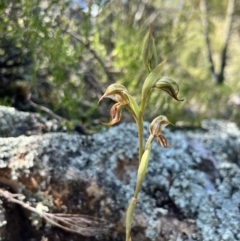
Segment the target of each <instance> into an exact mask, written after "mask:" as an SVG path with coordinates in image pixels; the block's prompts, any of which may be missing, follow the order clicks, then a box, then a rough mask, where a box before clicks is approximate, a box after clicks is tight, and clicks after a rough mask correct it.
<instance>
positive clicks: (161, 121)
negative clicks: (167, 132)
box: [149, 115, 171, 147]
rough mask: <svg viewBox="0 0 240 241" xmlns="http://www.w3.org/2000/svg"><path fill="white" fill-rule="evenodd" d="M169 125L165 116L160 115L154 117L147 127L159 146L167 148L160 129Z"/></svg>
mask: <svg viewBox="0 0 240 241" xmlns="http://www.w3.org/2000/svg"><path fill="white" fill-rule="evenodd" d="M169 124H171V122H170V121H169V120H168V119H167V117H166V116H164V115H160V116H158V117H156V118H155V119H154V120H153V121H152V122H151V124H150V125H149V132H150V134H151V135H153V136H154V137H155V138H156V141H157V143H158V144H159V145H161V146H163V147H168V143H167V139H166V138H165V137H164V136H163V135H162V127H165V126H167V125H169Z"/></svg>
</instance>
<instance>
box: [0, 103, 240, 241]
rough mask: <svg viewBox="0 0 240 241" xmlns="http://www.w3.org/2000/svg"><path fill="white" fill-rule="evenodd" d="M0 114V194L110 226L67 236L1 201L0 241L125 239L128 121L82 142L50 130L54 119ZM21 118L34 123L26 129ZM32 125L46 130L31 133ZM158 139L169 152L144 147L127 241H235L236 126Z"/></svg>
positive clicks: (133, 137) (239, 222) (130, 170)
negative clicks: (144, 166)
mask: <svg viewBox="0 0 240 241" xmlns="http://www.w3.org/2000/svg"><path fill="white" fill-rule="evenodd" d="M0 116H1V118H0V123H1V127H0V134H1V136H3V137H2V138H0V184H1V188H5V189H7V190H9V191H11V192H14V193H22V194H24V196H25V201H26V202H28V203H30V204H31V205H32V206H36V205H37V204H38V203H42V204H43V205H44V206H46V207H47V208H48V209H49V212H58V213H80V214H83V215H88V216H89V217H96V218H103V219H104V220H107V222H108V223H109V227H111V228H110V229H109V230H108V231H107V232H105V233H103V234H100V235H94V236H93V237H91V232H90V233H89V235H84V236H83V235H79V234H72V233H68V232H66V231H64V230H61V229H59V228H56V227H53V226H50V225H48V224H46V223H45V222H43V221H42V220H41V218H40V217H37V216H36V215H33V214H31V213H29V212H26V211H24V210H23V208H21V207H20V206H18V205H11V204H10V203H8V202H7V201H6V200H4V198H2V201H3V203H2V204H0V222H1V225H0V234H1V237H2V240H9V241H12V240H14V241H16V240H19V241H20V240H24V241H25V240H29V241H30V240H73V241H75V240H86V241H88V240H91V241H97V240H98V241H103V240H104V241H107V240H114V241H123V240H125V239H124V237H125V236H124V232H125V230H124V215H125V210H126V207H127V206H128V203H129V201H130V199H131V197H132V195H133V190H134V186H135V181H136V171H137V166H138V160H137V158H138V152H137V143H138V142H137V131H136V126H135V124H125V123H122V124H120V125H118V126H115V127H111V128H110V129H108V130H105V131H103V132H101V133H97V134H94V135H85V136H83V135H78V134H69V133H63V132H56V131H57V130H58V128H57V126H59V124H58V123H57V121H55V120H44V119H43V118H42V117H41V116H39V115H35V114H30V113H22V112H18V111H16V110H14V109H13V108H6V107H1V108H0ZM28 118H30V119H34V123H35V124H33V125H30V124H29V125H28V124H27V123H28V122H26V120H27V119H28ZM10 120H12V121H10ZM14 123H15V124H14ZM16 123H17V124H16ZM29 123H31V121H30V122H29ZM38 123H41V124H42V125H43V126H48V129H47V131H39V130H38V131H34V130H36V128H37V126H38ZM49 123H51V124H49ZM49 126H50V127H49ZM53 126H56V128H55V127H53ZM144 126H145V135H146V137H147V135H148V133H147V127H148V123H145V124H144ZM19 130H27V132H28V133H26V131H25V132H24V131H21V132H20V131H19ZM51 130H53V132H52V131H51ZM45 132H47V133H45ZM29 133H30V134H29ZM164 135H165V137H166V138H167V140H168V142H169V145H170V147H169V148H167V149H164V148H162V147H160V146H158V145H157V143H155V142H154V143H153V147H152V154H151V159H150V163H149V167H148V172H147V176H146V179H145V181H144V182H143V186H142V190H141V193H140V195H139V199H138V203H137V207H136V212H135V215H134V222H133V229H132V240H133V241H134V240H141V241H145V240H146V241H150V240H152V241H165V240H168V241H169V240H178V241H180V240H197V241H219V240H233V241H234V240H240V235H239V234H240V209H239V207H240V190H239V187H240V168H239V165H240V130H239V128H238V127H237V126H236V125H235V124H234V123H231V122H227V121H220V120H208V121H204V122H203V123H202V129H199V130H191V131H181V130H175V131H173V130H169V129H167V128H166V129H165V130H164ZM12 213H14V214H15V218H16V219H17V220H21V222H20V223H19V224H18V226H17V228H15V229H16V232H17V234H15V236H14V235H12V236H11V237H10V236H8V235H7V233H8V232H7V231H6V230H11V228H12V225H15V226H16V224H13V222H12V219H13V216H12ZM36 220H37V221H36ZM99 225H101V224H99ZM15 226H14V227H15ZM86 228H87V227H86ZM88 236H89V237H88ZM16 237H18V239H16Z"/></svg>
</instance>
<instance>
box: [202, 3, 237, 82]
mask: <svg viewBox="0 0 240 241" xmlns="http://www.w3.org/2000/svg"><path fill="white" fill-rule="evenodd" d="M234 9H235V0H229V1H228V7H227V14H226V20H225V33H224V36H225V37H224V42H223V47H222V49H221V52H220V56H219V58H220V59H219V62H220V67H219V71H216V67H215V64H214V61H213V57H212V56H213V54H212V48H211V41H210V38H209V20H208V9H207V1H206V0H201V2H200V10H201V12H202V26H203V34H204V41H205V45H206V50H207V60H208V63H209V72H210V73H211V75H212V78H213V80H214V81H215V82H216V83H217V84H222V83H223V82H224V80H225V75H224V71H225V68H226V65H227V50H228V45H229V40H230V37H231V30H232V22H233V17H234Z"/></svg>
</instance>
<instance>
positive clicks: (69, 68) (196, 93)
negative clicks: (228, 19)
mask: <svg viewBox="0 0 240 241" xmlns="http://www.w3.org/2000/svg"><path fill="white" fill-rule="evenodd" d="M207 3H208V11H209V23H210V30H209V31H210V33H209V34H210V35H209V36H210V40H211V47H212V51H213V58H214V62H215V63H216V69H218V68H219V63H218V62H219V61H218V56H219V51H220V49H221V48H222V45H223V29H224V28H223V26H224V23H225V22H224V21H225V16H226V8H227V4H228V1H227V0H224V1H221V3H219V1H216V0H211V1H207ZM85 4H86V6H85V7H83V8H81V7H80V6H79V5H77V4H73V3H72V1H65V0H50V1H44V0H33V1H27V0H18V1H12V0H6V1H2V2H1V3H0V21H1V22H2V23H3V24H1V26H0V87H1V88H0V99H1V100H0V101H1V103H3V104H4V103H5V104H8V105H15V106H17V107H19V106H23V105H24V108H23V109H24V110H29V109H30V110H32V108H30V107H29V108H28V106H26V103H21V105H16V102H19V99H17V100H16V95H15V94H14V93H13V92H12V91H9V89H10V88H11V86H12V84H13V83H14V82H17V81H22V82H24V83H26V84H28V85H29V86H30V87H31V100H32V101H34V102H36V103H38V104H40V105H43V106H46V107H48V108H50V109H51V110H53V111H54V112H55V113H57V114H58V115H60V116H62V117H64V118H66V119H68V120H69V121H71V120H74V121H75V120H80V121H81V122H82V123H83V124H87V125H88V126H91V125H94V123H96V120H97V119H98V117H99V114H101V116H102V115H106V114H105V113H106V112H107V111H106V108H107V105H101V108H100V109H97V107H96V106H97V99H98V98H99V97H100V96H101V95H102V93H103V90H104V89H105V86H107V85H109V84H112V83H114V82H116V81H117V82H118V83H120V84H123V85H124V86H126V87H127V89H128V90H129V91H130V92H131V93H132V95H133V97H135V98H136V100H137V101H140V97H139V96H138V95H137V93H139V91H141V84H140V83H142V82H143V81H144V79H145V78H146V75H147V71H146V70H145V69H144V68H143V67H142V62H141V61H139V53H140V52H141V44H140V42H141V41H142V40H143V39H144V36H145V32H146V29H147V28H148V26H149V24H152V33H153V36H154V39H155V47H156V52H157V53H158V55H157V56H156V57H157V58H158V61H160V62H161V61H163V60H164V59H167V60H168V61H167V64H166V66H165V68H164V69H163V73H162V74H163V75H166V74H168V75H170V77H171V78H172V79H178V80H179V83H180V84H181V91H182V95H183V96H184V98H185V101H184V102H183V103H180V104H178V105H176V103H173V102H169V101H168V98H169V97H168V96H166V97H165V98H159V94H158V93H157V92H153V93H152V95H151V98H150V99H149V102H150V103H152V104H153V105H152V106H154V108H153V107H152V108H151V107H150V108H148V109H147V111H146V113H145V117H146V119H147V120H151V119H152V117H153V116H155V115H156V113H157V112H158V109H161V111H162V113H163V114H166V113H168V116H169V118H171V119H172V121H173V122H174V123H175V122H176V121H177V120H179V119H180V120H182V121H183V122H188V123H189V122H190V124H191V123H193V124H195V123H199V121H200V120H201V119H203V118H212V117H215V118H227V119H228V118H231V120H234V121H238V120H239V118H238V119H235V117H234V116H236V117H237V116H239V114H238V113H239V107H238V106H237V105H231V106H229V105H228V104H227V103H229V99H230V98H231V96H232V95H234V94H235V95H237V94H238V93H239V92H240V85H239V81H238V80H239V76H240V70H239V67H238V66H239V57H238V56H239V54H240V52H239V49H240V48H239V43H240V41H239V34H238V33H237V32H236V31H233V32H232V38H231V42H230V43H231V44H229V50H228V55H227V67H226V71H225V72H226V76H225V77H226V81H225V83H224V85H223V86H221V87H219V86H216V85H215V83H214V82H213V81H212V77H211V75H210V74H209V71H208V69H209V64H208V61H207V57H206V46H205V44H204V35H203V31H202V26H201V21H200V20H201V13H200V11H199V1H195V0H194V1H191V2H187V1H182V0H174V1H170V2H169V1H163V0H161V1H156V0H151V1H148V2H142V1H140V0H137V1H121V0H114V1H104V2H103V1H88V2H85ZM237 18H239V11H236V12H235V19H236V20H237ZM236 20H235V21H236ZM234 24H235V22H234ZM235 25H236V24H235ZM235 25H234V26H235ZM236 26H237V25H236ZM235 29H236V28H235ZM9 93H10V94H9ZM6 100H7V101H6ZM86 110H89V111H86ZM210 110H211V111H210ZM35 111H37V110H36V109H35ZM99 112H100V113H99ZM226 113H228V114H226ZM124 115H125V114H124ZM125 118H126V119H127V118H128V117H127V116H125Z"/></svg>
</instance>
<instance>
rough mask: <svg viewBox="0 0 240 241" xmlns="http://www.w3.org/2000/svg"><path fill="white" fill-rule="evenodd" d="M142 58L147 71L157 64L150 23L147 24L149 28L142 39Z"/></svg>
mask: <svg viewBox="0 0 240 241" xmlns="http://www.w3.org/2000/svg"><path fill="white" fill-rule="evenodd" d="M142 58H143V62H144V65H145V66H146V68H147V70H148V72H151V71H152V69H153V68H154V67H155V66H156V65H157V53H156V47H155V43H154V39H153V36H152V25H150V26H149V30H148V32H147V34H146V36H145V38H144V41H143V48H142Z"/></svg>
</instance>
